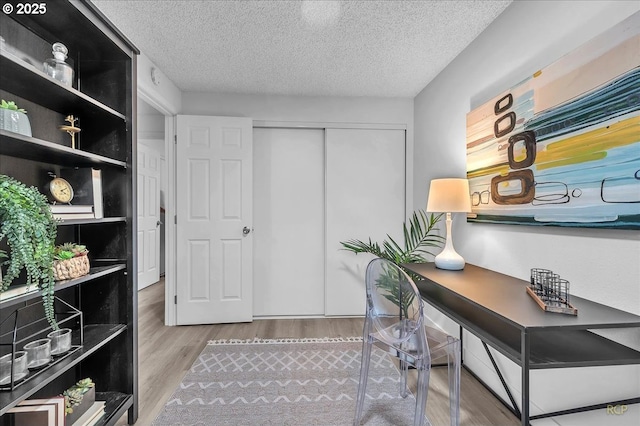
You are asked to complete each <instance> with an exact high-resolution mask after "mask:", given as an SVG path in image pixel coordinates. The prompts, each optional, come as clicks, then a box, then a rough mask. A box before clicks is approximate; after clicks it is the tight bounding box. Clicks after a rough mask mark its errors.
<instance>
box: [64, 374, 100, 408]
mask: <svg viewBox="0 0 640 426" xmlns="http://www.w3.org/2000/svg"><path fill="white" fill-rule="evenodd" d="M94 386H95V383H93V380H91V379H90V378H86V379H82V380H80V381H79V382H78V383H76V384H75V385H73V386H72V387H70V388H69V389H67V390H66V391H64V392H63V393H62V396H64V412H65V413H66V414H71V413H73V408H74V407H77V406H78V405H80V403H81V402H82V398H84V394H86V393H87V392H89V390H90V389H91V388H92V387H94Z"/></svg>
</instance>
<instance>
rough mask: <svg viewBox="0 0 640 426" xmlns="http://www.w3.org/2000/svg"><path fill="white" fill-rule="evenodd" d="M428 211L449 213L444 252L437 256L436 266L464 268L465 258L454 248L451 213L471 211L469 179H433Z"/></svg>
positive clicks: (454, 269) (452, 268) (455, 268)
mask: <svg viewBox="0 0 640 426" xmlns="http://www.w3.org/2000/svg"><path fill="white" fill-rule="evenodd" d="M427 211H428V212H438V213H446V214H447V239H446V243H445V246H444V249H443V250H442V252H441V253H440V254H439V255H437V256H436V258H435V263H436V267H437V268H440V269H449V270H453V271H457V270H460V269H463V268H464V259H463V258H462V256H460V255H459V254H458V253H456V250H455V249H454V248H453V240H452V238H451V222H452V220H451V213H455V212H470V211H471V200H470V198H469V181H468V180H467V179H433V180H432V181H431V185H430V187H429V200H428V201H427Z"/></svg>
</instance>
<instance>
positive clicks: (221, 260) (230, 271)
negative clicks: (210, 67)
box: [176, 116, 253, 324]
mask: <svg viewBox="0 0 640 426" xmlns="http://www.w3.org/2000/svg"><path fill="white" fill-rule="evenodd" d="M177 123H178V132H177V133H178V142H177V149H176V175H177V191H176V193H177V196H176V198H177V209H176V210H177V260H178V262H177V296H178V306H177V323H178V324H209V323H225V322H243V321H251V320H252V318H253V293H252V285H253V284H252V280H253V271H252V240H253V235H252V234H251V233H248V234H245V233H243V229H244V228H245V227H247V229H248V230H250V229H251V227H252V217H253V210H252V187H251V186H252V120H251V119H249V118H236V117H205V116H178V118H177Z"/></svg>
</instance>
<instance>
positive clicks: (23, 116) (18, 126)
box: [0, 99, 31, 136]
mask: <svg viewBox="0 0 640 426" xmlns="http://www.w3.org/2000/svg"><path fill="white" fill-rule="evenodd" d="M0 129H3V130H8V131H10V132H14V133H20V134H22V135H25V136H31V123H29V117H27V111H25V110H24V109H22V108H18V105H16V103H15V102H14V101H9V102H7V101H5V100H4V99H2V102H1V103H0Z"/></svg>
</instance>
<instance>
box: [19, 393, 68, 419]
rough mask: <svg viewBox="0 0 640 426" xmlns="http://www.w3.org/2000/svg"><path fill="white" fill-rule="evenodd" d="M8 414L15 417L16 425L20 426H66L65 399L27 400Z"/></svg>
mask: <svg viewBox="0 0 640 426" xmlns="http://www.w3.org/2000/svg"><path fill="white" fill-rule="evenodd" d="M7 413H12V414H13V415H14V423H13V424H15V425H16V426H20V425H25V426H26V425H30V426H36V425H44V426H65V423H64V416H65V413H64V397H63V396H56V397H53V398H41V399H25V400H24V401H22V402H21V403H20V404H18V405H17V406H15V407H13V408H11V409H9V410H8V411H7Z"/></svg>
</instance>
